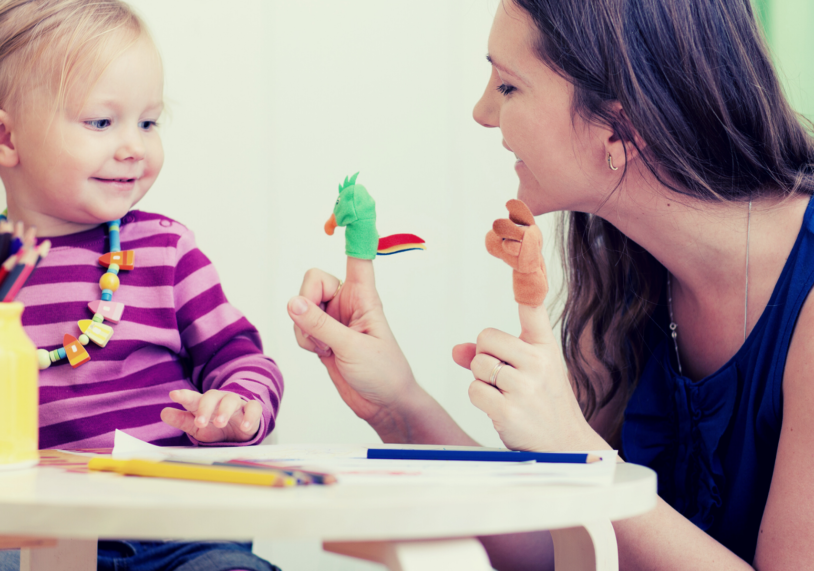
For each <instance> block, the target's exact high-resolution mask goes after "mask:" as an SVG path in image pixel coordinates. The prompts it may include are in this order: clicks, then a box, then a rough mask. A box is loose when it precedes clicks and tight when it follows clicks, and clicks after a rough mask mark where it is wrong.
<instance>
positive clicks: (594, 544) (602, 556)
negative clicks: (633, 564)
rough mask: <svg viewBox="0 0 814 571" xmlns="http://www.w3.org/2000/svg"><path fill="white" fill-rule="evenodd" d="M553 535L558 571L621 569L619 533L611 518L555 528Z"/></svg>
mask: <svg viewBox="0 0 814 571" xmlns="http://www.w3.org/2000/svg"><path fill="white" fill-rule="evenodd" d="M551 537H552V539H553V540H554V568H555V569H557V570H558V571H559V570H563V569H567V570H568V571H619V551H618V549H617V547H616V534H615V533H614V531H613V525H612V524H611V522H610V521H609V520H601V521H593V522H590V523H586V524H584V525H582V526H579V527H567V528H564V529H552V530H551Z"/></svg>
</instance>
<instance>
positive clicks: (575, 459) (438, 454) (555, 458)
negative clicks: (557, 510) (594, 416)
mask: <svg viewBox="0 0 814 571" xmlns="http://www.w3.org/2000/svg"><path fill="white" fill-rule="evenodd" d="M367 457H368V459H377V460H457V461H460V462H529V461H534V462H548V463H557V464H591V463H593V462H598V461H599V460H601V458H600V457H599V456H597V455H596V454H586V453H576V452H523V451H520V450H416V449H410V450H405V449H399V448H369V449H368V451H367Z"/></svg>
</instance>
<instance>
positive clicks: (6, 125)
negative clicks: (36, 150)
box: [0, 109, 20, 168]
mask: <svg viewBox="0 0 814 571" xmlns="http://www.w3.org/2000/svg"><path fill="white" fill-rule="evenodd" d="M19 162H20V157H19V156H18V155H17V149H16V148H15V146H14V137H13V135H12V122H11V115H9V114H8V113H7V112H6V111H4V110H2V109H0V167H7V168H11V167H16V166H17V163H19Z"/></svg>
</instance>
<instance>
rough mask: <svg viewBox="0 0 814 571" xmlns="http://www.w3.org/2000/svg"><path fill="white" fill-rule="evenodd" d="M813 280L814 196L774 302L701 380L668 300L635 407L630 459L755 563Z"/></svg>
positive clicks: (625, 438) (629, 416) (665, 495)
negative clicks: (680, 367) (680, 353)
mask: <svg viewBox="0 0 814 571" xmlns="http://www.w3.org/2000/svg"><path fill="white" fill-rule="evenodd" d="M812 285H814V200H811V201H809V203H808V208H807V210H806V213H805V217H804V219H803V225H802V228H801V229H800V233H799V235H798V236H797V241H796V242H795V244H794V248H792V250H791V253H790V254H789V257H788V260H787V261H786V265H785V267H784V268H783V272H782V273H781V274H780V279H778V281H777V284H776V285H775V288H774V292H773V293H772V297H771V299H770V301H769V304H768V305H767V306H766V309H765V310H764V312H763V315H761V317H760V319H759V320H758V322H757V324H756V325H755V327H754V329H753V330H752V332H751V333H750V335H749V337H748V338H747V339H746V342H745V343H744V344H743V346H742V347H741V348H740V350H739V351H738V352H737V353H736V354H735V356H734V357H732V359H730V360H729V362H728V363H727V364H726V365H724V366H723V367H721V368H720V369H719V370H718V371H717V372H715V373H714V374H712V375H710V376H708V377H706V378H704V379H701V380H700V381H698V382H692V381H691V380H690V379H688V378H686V377H683V376H680V375H679V374H678V373H677V372H676V369H675V366H674V363H673V357H672V355H674V354H675V350H674V348H673V342H672V339H671V338H670V336H669V335H668V325H669V316H668V312H667V308H666V307H665V306H664V304H662V305H660V306H659V308H658V310H657V311H655V312H654V314H653V316H652V322H651V324H650V326H649V327H648V331H647V334H646V336H645V348H646V351H647V352H648V353H649V359H648V361H647V364H646V366H645V370H644V372H643V374H642V376H641V378H640V380H639V383H638V385H637V387H636V389H635V391H634V393H633V395H632V397H631V399H630V401H629V403H628V405H627V409H626V410H625V421H624V425H623V427H622V453H623V454H624V457H625V459H626V460H627V461H629V462H633V463H635V464H642V465H644V466H649V467H650V468H652V469H653V470H655V471H656V472H657V474H658V492H659V496H661V497H662V499H664V500H665V501H666V502H667V503H669V504H670V505H671V506H673V507H674V508H675V509H676V510H677V511H679V512H680V513H682V514H683V515H684V516H685V517H687V518H688V519H689V520H690V521H692V522H693V523H694V524H696V525H697V526H698V527H700V528H701V529H702V530H704V531H706V532H707V533H709V534H710V535H711V536H712V537H714V538H715V539H717V540H718V541H719V542H720V543H722V544H723V545H724V546H726V547H728V548H729V549H730V550H732V551H733V552H734V553H735V554H737V555H738V556H740V557H741V558H743V559H744V560H745V561H747V562H748V563H751V562H752V560H753V558H754V555H755V547H756V545H757V537H758V533H759V529H760V522H761V519H762V517H763V508H764V507H765V505H766V498H767V497H768V494H769V486H770V484H771V481H772V471H773V469H774V460H775V456H776V455H777V444H778V441H779V438H780V428H781V424H782V422H783V392H782V386H783V371H784V370H785V367H786V356H787V355H788V350H789V343H790V342H791V336H792V333H793V332H794V327H795V325H796V323H797V317H798V315H799V314H800V309H801V308H802V306H803V302H804V301H805V299H806V296H807V295H808V293H809V291H810V290H811V288H812Z"/></svg>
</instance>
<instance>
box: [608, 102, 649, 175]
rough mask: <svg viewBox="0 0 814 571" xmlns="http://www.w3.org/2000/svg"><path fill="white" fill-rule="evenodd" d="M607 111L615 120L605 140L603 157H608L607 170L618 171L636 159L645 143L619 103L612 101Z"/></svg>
mask: <svg viewBox="0 0 814 571" xmlns="http://www.w3.org/2000/svg"><path fill="white" fill-rule="evenodd" d="M609 111H610V113H611V115H612V116H613V117H614V118H615V120H614V124H613V129H611V130H610V132H609V134H608V137H607V139H606V140H605V155H606V156H607V157H608V159H607V160H608V168H610V169H611V170H618V169H621V168H622V167H624V166H625V165H626V163H629V162H631V161H633V160H634V159H635V158H636V157H638V156H639V152H640V151H642V150H643V149H644V148H645V146H646V143H645V142H644V140H642V138H641V136H640V135H639V132H638V131H636V128H635V127H634V126H633V124H632V123H631V122H630V119H628V116H627V114H626V113H625V110H624V109H623V108H622V104H621V103H619V102H618V101H614V102H613V103H611V104H610V108H609Z"/></svg>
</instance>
